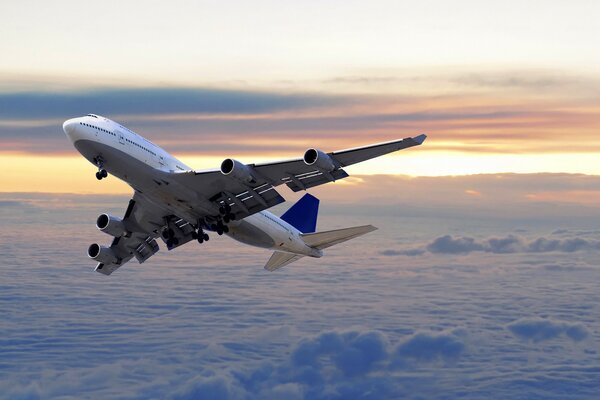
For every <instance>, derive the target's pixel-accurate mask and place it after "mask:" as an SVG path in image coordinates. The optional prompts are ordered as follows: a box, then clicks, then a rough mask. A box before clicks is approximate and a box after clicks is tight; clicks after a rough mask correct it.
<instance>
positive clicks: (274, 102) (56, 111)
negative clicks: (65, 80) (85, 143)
mask: <svg viewBox="0 0 600 400" xmlns="http://www.w3.org/2000/svg"><path fill="white" fill-rule="evenodd" d="M348 100H349V99H345V98H341V97H337V96H333V95H330V96H328V95H318V94H283V93H275V92H267V91H246V90H231V89H209V88H152V87H149V88H114V89H97V90H93V89H89V90H81V91H72V92H24V93H0V117H4V118H11V119H17V118H30V119H35V118H52V117H58V118H65V117H68V116H78V115H84V114H87V113H90V112H94V113H98V114H103V115H104V114H105V115H123V114H125V115H128V114H137V115H152V114H170V113H209V114H221V113H235V114H252V113H264V112H274V111H281V110H290V109H305V108H310V107H319V106H325V105H330V104H340V103H343V102H345V101H348Z"/></svg>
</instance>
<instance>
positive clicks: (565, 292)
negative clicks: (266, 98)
mask: <svg viewBox="0 0 600 400" xmlns="http://www.w3.org/2000/svg"><path fill="white" fill-rule="evenodd" d="M325 198H327V196H325ZM127 200H128V197H126V196H121V197H117V196H102V197H96V196H81V195H60V196H59V195H56V196H54V195H45V194H30V195H27V194H22V193H21V194H13V195H10V196H8V195H2V196H0V201H2V203H0V217H1V218H2V221H3V228H4V229H2V230H1V231H0V254H2V274H3V275H2V283H1V284H0V289H1V294H0V310H2V315H3V318H2V336H1V338H0V393H1V395H0V397H6V398H10V399H13V398H14V399H18V398H33V399H36V398H44V399H47V398H48V399H54V398H57V399H77V398H88V397H89V398H123V399H146V398H165V399H191V398H194V399H203V398H222V399H236V400H237V399H244V400H250V399H263V398H273V399H307V400H308V399H359V398H360V399H395V398H398V397H400V398H407V399H423V398H440V396H443V397H444V398H449V399H453V398H461V399H480V398H490V399H495V398H515V397H519V396H521V397H527V398H536V397H537V398H544V399H565V398H573V399H581V398H594V396H595V394H596V393H597V392H598V390H600V386H599V384H598V379H597V376H598V369H597V367H596V366H597V365H599V364H600V358H599V357H600V356H599V354H600V349H599V348H598V342H597V333H598V332H600V323H599V322H598V321H600V317H599V314H598V310H597V307H596V304H599V303H600V298H599V294H598V291H597V285H596V284H595V282H597V274H598V266H597V252H596V251H577V252H562V251H552V252H527V253H503V254H502V255H501V256H498V255H496V254H495V253H491V252H485V251H471V252H469V253H462V254H461V255H460V257H449V256H448V255H447V254H439V255H436V254H432V253H430V252H428V251H427V252H425V253H423V254H421V255H420V256H413V257H410V258H409V257H393V256H392V257H391V256H382V255H381V254H380V252H381V251H384V250H385V249H389V250H390V251H391V253H390V254H392V255H393V254H396V253H393V252H401V251H403V249H404V248H414V247H416V245H417V244H418V243H431V242H432V241H431V240H429V239H428V238H431V237H440V235H439V234H438V233H437V232H439V231H440V230H443V231H446V232H452V233H453V235H452V237H453V238H457V237H466V238H481V237H490V238H492V237H495V238H505V237H507V236H509V235H507V234H506V231H507V230H508V231H512V232H516V231H517V229H518V231H519V232H520V235H521V236H520V237H532V238H536V237H538V238H539V237H547V238H553V239H558V240H560V241H561V243H563V242H564V241H565V240H567V239H573V238H580V239H583V240H586V241H590V242H591V241H592V240H594V237H596V236H597V235H598V230H597V229H593V228H594V224H593V221H590V218H588V223H586V222H585V221H583V220H581V221H583V222H577V223H573V221H578V220H577V219H570V221H571V224H570V225H561V224H560V223H559V222H560V221H561V220H560V219H559V220H553V219H548V218H541V219H540V220H539V221H538V220H531V221H529V222H528V223H527V225H526V226H524V225H523V220H522V219H521V218H520V217H518V216H515V217H514V218H513V219H506V220H503V224H499V223H497V222H496V223H494V219H490V218H491V217H490V216H487V217H486V219H482V217H481V216H478V214H472V215H471V218H469V219H465V218H457V217H456V216H455V215H454V216H453V215H449V214H447V210H443V209H439V210H438V209H435V208H430V209H429V210H428V212H427V213H425V214H423V215H419V214H415V213H413V212H412V211H411V210H404V211H406V212H405V213H393V212H386V210H387V211H389V210H391V208H388V209H386V208H385V207H380V208H378V209H377V212H373V211H372V210H370V209H369V208H368V207H367V206H368V205H369V204H371V203H370V202H362V201H361V200H356V199H355V201H356V202H357V203H356V204H354V205H353V207H352V208H349V206H347V205H346V206H344V205H343V204H339V203H335V202H333V201H332V200H331V199H328V200H327V201H323V203H322V204H323V209H322V215H321V217H320V220H319V228H320V229H335V228H338V227H344V226H349V225H362V224H366V223H373V224H374V225H376V226H379V227H380V228H381V229H380V230H378V231H377V232H374V233H373V234H371V235H366V236H365V237H363V238H361V240H360V241H356V242H352V243H349V244H346V245H340V246H336V247H332V248H330V249H328V251H327V252H326V254H325V256H324V257H323V258H321V259H318V260H317V259H308V258H307V259H303V260H301V261H299V262H298V263H297V264H294V265H292V266H289V267H286V268H285V269H284V270H282V271H280V273H277V274H271V273H267V272H266V271H264V270H263V269H262V265H264V263H265V262H266V260H267V259H268V257H269V253H268V252H264V251H262V250H260V249H253V248H250V247H246V246H243V245H240V244H238V243H236V242H233V241H231V240H229V239H228V238H223V237H220V238H219V237H216V236H215V237H213V238H212V239H211V241H210V242H209V243H205V244H204V245H202V246H199V245H198V244H191V243H190V244H189V245H186V246H184V247H182V248H181V249H177V250H176V251H172V252H168V251H166V250H165V249H164V248H163V249H161V251H160V252H159V253H158V254H157V255H156V256H154V257H153V258H152V259H151V260H149V261H148V262H146V263H145V264H143V265H136V264H134V263H130V264H128V265H127V266H126V267H123V268H121V269H119V271H118V272H117V273H116V274H114V275H112V276H111V277H108V278H107V277H105V276H102V275H100V274H97V273H94V272H93V263H90V262H89V260H88V258H87V256H86V254H85V250H86V248H87V246H88V245H89V243H91V242H94V241H98V242H100V243H108V242H109V241H110V238H109V237H108V236H106V235H105V234H103V233H101V232H98V230H97V229H96V228H95V226H94V221H95V218H96V216H97V214H99V213H100V212H109V213H111V214H113V215H121V214H122V213H123V212H124V209H125V206H126V203H127ZM365 209H369V210H370V211H369V212H365V211H364V210H365ZM361 210H363V211H361ZM275 211H276V212H280V211H281V210H275ZM590 215H591V214H590ZM549 221H550V222H549ZM549 223H550V224H551V227H549V225H548V224H549ZM525 228H526V229H525ZM490 229H491V230H492V231H493V232H492V233H491V234H490ZM548 231H551V232H553V234H552V235H547V234H545V233H544V232H548ZM456 232H461V233H462V235H458V234H456ZM442 236H443V235H442ZM474 242H475V243H479V244H481V243H486V246H487V245H489V242H488V241H487V240H482V239H475V240H474ZM531 242H533V240H525V241H524V243H531ZM423 249H424V247H423Z"/></svg>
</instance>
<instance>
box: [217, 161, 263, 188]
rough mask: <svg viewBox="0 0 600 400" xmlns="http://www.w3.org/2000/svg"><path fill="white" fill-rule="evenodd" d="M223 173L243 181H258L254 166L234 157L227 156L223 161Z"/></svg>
mask: <svg viewBox="0 0 600 400" xmlns="http://www.w3.org/2000/svg"><path fill="white" fill-rule="evenodd" d="M221 173H222V174H223V175H225V176H229V177H231V178H233V179H235V180H238V181H240V182H242V183H254V182H256V178H255V177H254V175H253V174H252V168H251V167H249V166H247V165H245V164H242V163H241V162H239V161H237V160H234V159H232V158H227V159H226V160H224V161H223V162H222V163H221Z"/></svg>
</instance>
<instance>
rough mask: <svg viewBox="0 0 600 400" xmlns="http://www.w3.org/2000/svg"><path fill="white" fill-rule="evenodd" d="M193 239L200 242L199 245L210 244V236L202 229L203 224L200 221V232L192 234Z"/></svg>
mask: <svg viewBox="0 0 600 400" xmlns="http://www.w3.org/2000/svg"><path fill="white" fill-rule="evenodd" d="M192 237H193V238H194V239H196V240H197V241H198V243H200V244H202V243H204V242H208V240H209V239H210V238H209V237H208V234H206V233H205V232H204V230H203V229H202V224H201V223H200V221H198V230H197V231H196V232H192Z"/></svg>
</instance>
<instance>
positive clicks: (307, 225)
mask: <svg viewBox="0 0 600 400" xmlns="http://www.w3.org/2000/svg"><path fill="white" fill-rule="evenodd" d="M318 214H319V199H317V198H316V197H315V196H313V195H311V194H309V193H306V194H305V195H304V196H302V198H301V199H300V200H298V201H297V202H296V204H294V205H293V206H291V207H290V209H289V210H287V211H286V212H285V213H284V214H283V215H282V216H281V219H282V220H284V221H285V222H287V223H288V224H290V225H292V226H293V227H294V228H296V229H298V230H299V231H300V232H302V233H312V232H314V231H316V230H317V216H318Z"/></svg>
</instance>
